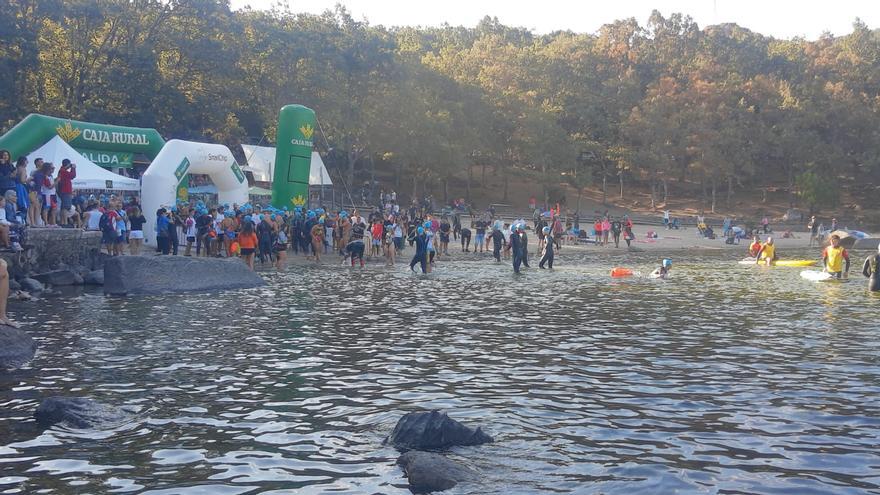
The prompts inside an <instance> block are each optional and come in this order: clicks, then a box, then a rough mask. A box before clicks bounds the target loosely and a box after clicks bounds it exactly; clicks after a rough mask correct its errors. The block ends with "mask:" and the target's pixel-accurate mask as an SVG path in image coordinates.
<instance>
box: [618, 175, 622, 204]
mask: <svg viewBox="0 0 880 495" xmlns="http://www.w3.org/2000/svg"><path fill="white" fill-rule="evenodd" d="M617 177H618V178H619V179H620V199H623V172H620V173H619V174H617Z"/></svg>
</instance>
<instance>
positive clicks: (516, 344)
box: [0, 250, 880, 494]
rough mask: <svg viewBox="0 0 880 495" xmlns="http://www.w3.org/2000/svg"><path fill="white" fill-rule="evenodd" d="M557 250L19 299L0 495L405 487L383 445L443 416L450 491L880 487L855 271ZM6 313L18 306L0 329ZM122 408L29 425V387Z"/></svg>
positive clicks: (865, 317)
mask: <svg viewBox="0 0 880 495" xmlns="http://www.w3.org/2000/svg"><path fill="white" fill-rule="evenodd" d="M641 256H642V257H641V258H638V257H632V256H630V257H628V258H624V257H622V256H618V257H614V256H613V255H609V254H607V253H602V254H597V253H594V252H588V253H586V254H584V255H578V256H576V257H574V255H571V254H568V255H567V254H566V251H565V250H563V252H562V256H561V257H560V258H559V259H558V261H557V264H558V266H559V269H558V270H556V271H555V272H552V273H548V272H545V271H539V270H537V269H534V268H533V269H532V270H531V271H528V272H527V273H526V274H524V275H522V276H519V277H517V276H514V275H513V274H512V273H511V270H510V268H509V266H507V265H504V266H497V265H495V264H493V263H491V262H490V261H488V258H480V259H479V260H476V259H475V260H470V259H468V260H467V261H456V262H455V263H441V264H440V265H439V266H438V267H437V270H436V272H435V273H434V274H432V275H431V276H429V277H423V276H415V275H412V274H410V273H409V272H408V271H406V270H405V269H404V268H402V267H398V268H397V269H395V270H393V271H387V270H385V269H383V268H381V267H379V266H368V267H367V269H365V270H363V271H361V270H355V271H350V270H349V269H347V268H343V267H340V266H337V265H335V264H334V265H330V264H327V265H323V266H321V267H313V266H308V267H301V266H295V267H291V268H290V270H289V271H288V272H286V273H282V274H276V273H268V272H267V273H266V274H265V275H266V277H267V279H268V280H269V282H270V284H269V286H268V287H266V288H261V289H254V290H247V291H241V292H236V293H230V294H209V295H205V294H200V295H192V296H185V297H181V296H169V297H153V298H143V299H106V298H104V297H103V296H100V295H98V294H92V293H86V294H80V295H78V296H76V297H75V298H74V299H72V300H63V301H62V300H50V301H46V302H43V303H26V304H27V306H19V307H17V308H13V309H19V311H18V313H16V316H17V317H19V319H21V320H25V321H28V320H29V321H31V322H44V323H42V324H36V323H35V324H34V325H33V326H31V327H30V330H31V332H32V333H33V334H34V336H35V337H36V338H37V339H38V341H39V344H40V352H39V355H38V357H37V359H36V360H35V361H34V362H33V363H32V365H31V366H30V367H29V368H27V369H23V370H19V371H16V372H14V373H12V374H11V375H8V376H7V375H4V376H3V377H0V404H2V408H0V493H6V491H7V490H8V491H9V492H16V491H17V492H20V493H34V492H37V491H38V490H47V491H46V492H44V493H50V492H54V493H79V492H83V493H84V492H90V493H95V492H111V493H124V492H138V493H187V494H196V493H211V494H238V493H258V492H259V493H294V492H295V493H326V492H348V493H408V490H406V488H405V487H406V483H405V480H404V479H403V478H402V475H401V473H400V471H399V469H398V468H397V467H396V466H394V459H395V457H396V453H395V452H394V451H393V450H392V449H390V448H386V447H383V446H382V445H381V440H382V438H383V436H384V435H385V434H387V432H388V431H390V429H391V428H392V427H393V425H394V423H395V421H396V420H397V418H398V417H399V416H400V415H401V414H403V413H405V412H407V411H411V410H414V409H418V408H445V409H448V410H449V411H450V412H451V414H452V416H453V417H455V418H457V419H461V420H463V421H464V422H466V423H472V424H481V425H484V426H485V427H486V428H487V429H488V431H490V432H491V433H492V434H493V435H494V436H495V437H496V440H497V441H496V443H494V444H491V445H484V446H480V447H468V448H461V449H456V450H455V451H454V452H453V454H452V455H453V457H454V458H456V459H458V460H463V461H464V462H466V463H468V464H469V465H471V466H473V467H475V468H476V469H478V470H480V471H481V472H482V473H484V474H485V476H486V479H485V482H484V483H481V484H480V485H479V486H476V485H460V486H459V487H457V488H455V489H454V490H452V493H480V494H482V493H511V492H517V493H569V492H577V493H626V494H632V493H671V492H674V491H676V490H677V491H680V492H713V493H718V492H721V493H779V492H783V491H786V492H788V493H832V492H833V493H866V492H871V491H876V490H878V489H880V455H878V452H880V407H878V406H880V399H878V397H880V395H878V392H880V380H878V374H880V363H878V358H877V355H878V354H877V344H878V336H877V333H878V332H880V328H878V327H880V323H878V318H877V315H878V313H877V310H876V307H877V302H878V300H877V299H876V298H872V297H870V296H869V295H868V294H866V293H865V289H864V285H863V284H862V283H860V281H853V282H850V283H846V284H815V283H810V282H806V281H804V280H802V279H801V278H800V277H799V276H798V271H799V269H787V268H776V269H766V268H764V269H761V268H756V267H743V266H740V265H737V264H736V263H735V262H733V260H734V259H735V258H736V256H734V255H733V253H725V254H714V255H700V256H697V257H695V258H694V259H692V260H685V259H681V258H682V256H681V255H679V256H676V263H675V266H674V270H673V277H672V279H671V280H668V281H656V280H646V279H630V280H621V281H611V279H610V278H609V277H608V276H607V273H608V269H609V268H610V267H611V266H614V265H616V264H626V265H628V266H633V267H635V268H638V269H639V270H641V271H642V272H643V273H649V272H650V271H651V269H652V268H653V266H652V265H653V264H654V263H655V262H656V259H655V257H648V256H647V255H641ZM22 307H26V308H27V310H28V312H29V316H26V317H21V316H19V315H20V314H21V308H22ZM51 395H82V396H90V397H94V398H96V399H98V400H100V401H102V402H106V403H110V404H116V405H127V406H132V407H135V408H137V409H138V410H139V413H138V415H137V419H136V420H135V421H133V422H132V423H129V424H125V425H120V426H118V427H117V428H115V429H113V430H108V431H78V430H67V429H65V428H61V427H56V428H52V429H49V430H45V431H43V430H41V429H39V428H38V427H37V426H36V425H35V424H34V423H33V421H32V420H31V419H30V417H31V415H32V414H33V411H34V409H35V408H36V406H37V404H38V403H39V401H40V399H41V398H43V397H47V396H51Z"/></svg>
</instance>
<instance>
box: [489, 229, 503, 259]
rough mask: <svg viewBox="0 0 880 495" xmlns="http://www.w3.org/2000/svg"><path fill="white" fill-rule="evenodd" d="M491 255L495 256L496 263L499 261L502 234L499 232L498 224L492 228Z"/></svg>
mask: <svg viewBox="0 0 880 495" xmlns="http://www.w3.org/2000/svg"><path fill="white" fill-rule="evenodd" d="M491 237H492V256H494V257H495V262H496V263H501V247H502V246H503V245H504V234H502V233H501V229H500V228H499V226H497V225H496V226H494V227H493V228H492V235H491Z"/></svg>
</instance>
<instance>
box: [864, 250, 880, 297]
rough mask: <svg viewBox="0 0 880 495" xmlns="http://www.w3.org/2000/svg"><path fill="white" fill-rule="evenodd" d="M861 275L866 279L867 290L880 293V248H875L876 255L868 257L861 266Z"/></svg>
mask: <svg viewBox="0 0 880 495" xmlns="http://www.w3.org/2000/svg"><path fill="white" fill-rule="evenodd" d="M862 275H864V276H865V277H867V278H868V290H869V291H871V292H878V291H880V246H877V254H875V255H874V256H868V257H867V258H866V259H865V264H864V266H862Z"/></svg>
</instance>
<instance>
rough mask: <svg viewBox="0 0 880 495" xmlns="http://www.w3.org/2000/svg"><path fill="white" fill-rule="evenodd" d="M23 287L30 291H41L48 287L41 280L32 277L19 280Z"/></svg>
mask: <svg viewBox="0 0 880 495" xmlns="http://www.w3.org/2000/svg"><path fill="white" fill-rule="evenodd" d="M19 284H21V288H22V289H24V290H26V291H28V292H41V291H42V290H43V289H45V288H46V287H45V286H44V285H43V284H42V282H40V281H39V280H34V279H32V278H23V279H21V280H20V281H19Z"/></svg>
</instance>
